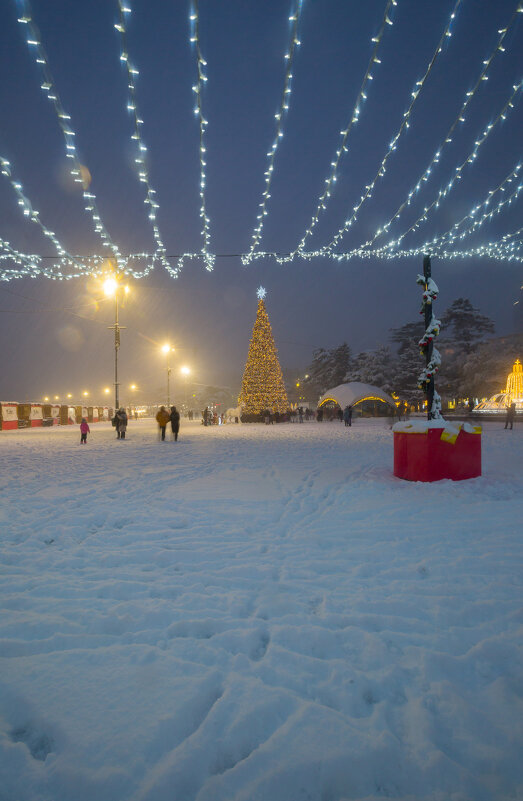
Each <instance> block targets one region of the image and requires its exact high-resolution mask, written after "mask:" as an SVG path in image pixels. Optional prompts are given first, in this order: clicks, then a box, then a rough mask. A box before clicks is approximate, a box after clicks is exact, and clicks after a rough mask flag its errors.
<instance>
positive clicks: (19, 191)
mask: <svg viewBox="0 0 523 801" xmlns="http://www.w3.org/2000/svg"><path fill="white" fill-rule="evenodd" d="M0 172H1V174H2V175H3V176H4V177H5V178H7V180H8V181H9V184H10V185H11V188H12V189H13V191H14V193H15V195H16V197H17V200H18V206H19V207H20V208H21V210H22V213H23V215H24V216H25V217H27V219H29V220H31V222H33V223H35V224H36V225H37V226H38V227H39V228H40V230H41V231H42V232H43V233H44V235H45V236H46V237H48V239H50V240H51V242H52V243H53V245H54V246H55V248H56V251H57V253H58V255H59V256H60V257H67V258H69V259H70V260H71V261H72V262H73V263H74V257H73V256H71V255H70V253H68V252H67V250H66V249H65V248H64V247H63V245H62V244H61V242H60V241H59V239H58V238H57V236H56V234H55V233H54V231H51V230H50V229H49V228H47V227H46V226H45V225H44V224H43V222H42V221H41V219H40V212H39V211H36V210H35V209H34V208H33V206H32V204H31V202H30V200H29V198H28V197H27V196H26V194H25V193H24V191H23V187H22V184H21V183H20V181H16V180H15V179H14V178H13V176H12V171H11V164H10V162H9V161H8V160H7V159H5V158H3V157H2V156H0Z"/></svg>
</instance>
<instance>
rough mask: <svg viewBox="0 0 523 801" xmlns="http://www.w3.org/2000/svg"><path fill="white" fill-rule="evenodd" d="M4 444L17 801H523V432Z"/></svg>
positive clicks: (284, 431) (9, 784) (137, 426)
mask: <svg viewBox="0 0 523 801" xmlns="http://www.w3.org/2000/svg"><path fill="white" fill-rule="evenodd" d="M79 439H80V436H79V432H78V429H77V427H76V426H75V427H74V428H73V427H72V426H71V427H70V428H65V427H57V428H55V429H40V430H23V431H13V432H2V433H1V434H0V457H1V460H2V462H1V463H2V467H3V469H2V473H1V477H0V496H1V505H0V528H1V531H2V537H1V540H0V543H1V549H2V554H1V581H0V602H1V615H0V660H1V661H0V799H1V801H71V799H75V801H93V799H96V801H306V800H307V799H308V801H347V799H360V801H363V800H364V801H378V799H383V798H401V799H404V800H405V801H408V800H409V799H411V801H420V800H422V799H431V800H432V801H493V799H496V801H504V800H505V799H507V801H508V799H517V798H523V760H522V759H521V754H522V753H523V750H522V749H523V736H522V735H523V683H522V675H523V671H522V666H523V659H522V629H523V626H522V624H523V612H522V608H521V600H522V578H523V574H522V570H521V566H522V551H523V547H522V536H521V533H522V526H521V520H522V498H523V492H522V489H523V486H522V484H523V480H522V474H521V468H522V463H521V449H522V444H523V441H522V440H523V431H522V430H521V429H520V427H519V426H517V425H516V428H515V430H514V431H505V430H503V424H502V423H500V422H492V423H488V424H487V425H486V426H485V427H484V433H483V476H482V477H481V478H477V479H473V480H470V481H462V482H455V483H454V482H452V481H441V482H435V483H430V484H416V483H410V482H406V481H401V480H400V479H396V478H394V476H393V475H392V434H391V431H390V429H389V427H388V425H387V424H386V422H385V421H379V420H373V421H367V422H365V421H360V420H356V421H354V423H353V426H352V428H346V427H345V426H343V425H340V424H338V423H322V424H319V423H305V424H303V425H298V424H295V425H293V424H282V425H273V426H264V425H244V426H242V425H225V426H220V427H218V426H217V427H213V428H204V427H203V426H201V425H198V424H196V423H194V424H188V423H186V424H185V425H183V424H182V428H181V435H180V440H179V441H178V442H177V443H175V442H169V441H166V442H159V441H158V438H157V434H156V431H155V424H154V422H153V421H147V420H146V421H140V422H137V423H134V422H131V423H130V425H129V429H128V439H127V440H125V441H117V440H116V439H115V436H114V431H113V430H112V428H111V427H110V425H107V424H105V423H102V424H99V425H96V426H92V433H91V434H90V435H89V437H88V443H87V445H86V446H85V445H84V446H80V444H79Z"/></svg>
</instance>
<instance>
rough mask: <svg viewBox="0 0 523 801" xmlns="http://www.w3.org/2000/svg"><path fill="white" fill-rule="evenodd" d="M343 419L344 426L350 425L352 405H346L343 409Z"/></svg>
mask: <svg viewBox="0 0 523 801" xmlns="http://www.w3.org/2000/svg"><path fill="white" fill-rule="evenodd" d="M343 419H344V421H345V427H347V426H351V425H352V407H351V406H346V407H345V409H344V410H343Z"/></svg>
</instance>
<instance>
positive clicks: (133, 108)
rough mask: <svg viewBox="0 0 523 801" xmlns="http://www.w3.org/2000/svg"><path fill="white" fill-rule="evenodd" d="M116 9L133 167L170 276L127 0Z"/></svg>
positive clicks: (162, 260)
mask: <svg viewBox="0 0 523 801" xmlns="http://www.w3.org/2000/svg"><path fill="white" fill-rule="evenodd" d="M118 9H119V21H118V22H117V23H116V24H115V26H114V27H115V28H116V30H117V31H118V33H119V34H120V38H121V43H122V52H121V54H120V61H121V62H122V63H123V64H125V68H126V71H127V91H128V97H127V110H128V111H129V112H130V114H131V116H132V119H133V123H134V125H133V134H132V136H131V140H132V142H133V144H136V156H135V159H134V161H135V164H136V166H137V172H138V180H139V181H140V183H142V184H144V186H145V195H146V197H145V200H144V203H145V204H146V205H148V206H149V213H148V215H147V216H148V218H149V220H150V221H151V224H152V229H153V237H154V241H155V242H156V253H157V254H158V257H159V260H160V261H161V263H162V264H163V266H164V267H165V268H166V270H167V271H168V272H169V273H171V274H173V273H174V275H173V277H176V276H177V275H178V272H179V271H178V270H177V269H175V268H173V267H171V264H170V262H169V261H168V260H167V259H166V258H165V254H166V250H165V245H164V244H163V241H162V237H161V234H160V229H159V227H158V223H157V222H156V213H157V210H158V209H159V208H160V206H159V203H158V201H157V199H156V197H155V195H156V189H154V188H153V187H152V185H151V181H150V179H149V170H148V168H147V161H146V153H147V147H146V146H145V143H144V141H143V137H142V134H141V126H142V125H143V120H142V119H141V117H140V116H139V113H138V102H137V98H136V77H137V76H138V75H139V71H138V70H137V69H136V67H135V66H134V65H133V64H132V63H131V61H130V59H129V47H128V43H127V27H126V18H127V16H128V15H129V14H130V13H131V6H130V0H125V2H123V0H118Z"/></svg>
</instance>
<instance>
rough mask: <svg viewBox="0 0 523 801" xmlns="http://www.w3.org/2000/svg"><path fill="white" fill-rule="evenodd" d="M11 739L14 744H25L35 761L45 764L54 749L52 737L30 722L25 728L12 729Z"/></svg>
mask: <svg viewBox="0 0 523 801" xmlns="http://www.w3.org/2000/svg"><path fill="white" fill-rule="evenodd" d="M10 737H11V740H12V741H13V742H14V743H24V745H25V746H27V748H28V749H29V752H30V754H31V756H32V757H33V759H38V760H39V761H40V762H45V760H46V759H47V757H48V755H49V754H50V753H51V752H52V751H53V749H54V742H53V739H52V737H50V736H49V735H48V734H45V732H42V731H40V730H39V728H38V727H37V726H35V725H34V724H33V723H31V722H30V721H29V722H28V723H26V724H25V725H23V726H17V727H16V728H14V729H12V731H11V733H10Z"/></svg>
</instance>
